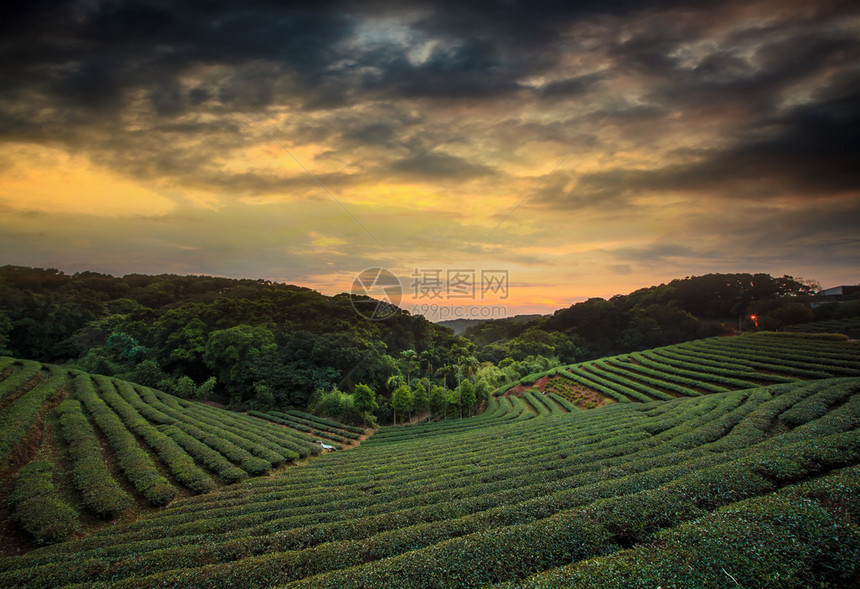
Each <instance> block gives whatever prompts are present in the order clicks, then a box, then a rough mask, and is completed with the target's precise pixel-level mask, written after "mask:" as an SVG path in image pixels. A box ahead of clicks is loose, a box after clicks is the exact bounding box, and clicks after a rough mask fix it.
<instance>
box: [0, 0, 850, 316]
mask: <svg viewBox="0 0 860 589" xmlns="http://www.w3.org/2000/svg"><path fill="white" fill-rule="evenodd" d="M10 10H13V11H19V12H15V13H14V14H12V13H10V18H9V19H8V22H12V21H13V20H14V22H15V27H14V29H11V30H9V31H6V32H5V33H4V40H3V41H2V43H3V47H4V49H3V55H4V57H3V66H2V76H3V83H2V85H0V86H2V89H0V104H2V113H3V114H2V118H0V137H2V143H0V211H2V216H0V251H2V263H5V264H20V265H29V266H40V267H54V268H59V269H61V270H64V271H66V272H76V271H82V270H93V271H99V272H107V273H112V274H119V275H121V274H127V273H133V272H140V273H177V274H213V275H219V276H230V277H250V278H265V279H270V280H276V281H285V282H289V283H294V284H300V285H305V286H309V287H311V288H314V289H317V290H319V291H320V292H323V293H325V294H336V293H338V292H342V291H345V290H348V289H349V288H350V284H351V283H352V281H353V279H354V277H355V276H356V274H357V273H359V272H360V271H362V270H364V269H365V268H373V267H382V268H388V269H390V270H391V271H392V272H394V273H395V274H396V275H397V276H399V277H400V278H401V281H402V284H403V287H404V299H403V303H404V305H405V306H406V308H410V309H411V308H414V306H415V305H418V304H421V303H428V302H432V301H430V300H428V299H427V298H426V297H421V296H419V295H417V294H416V293H415V292H414V290H413V289H412V288H411V287H410V276H411V275H412V274H413V272H415V270H416V269H421V270H425V269H439V270H441V271H443V273H444V272H446V271H448V270H451V269H473V270H475V271H476V272H478V273H480V272H481V270H493V269H504V270H506V271H507V272H508V273H509V277H510V289H509V292H508V296H507V297H506V298H505V299H503V300H502V299H493V298H492V297H490V298H486V299H481V298H478V297H476V298H474V299H472V300H469V301H466V302H465V303H462V304H465V305H466V306H478V307H481V306H486V305H503V306H504V307H505V309H506V311H505V312H506V313H507V314H509V315H513V314H517V313H546V312H551V311H552V310H554V309H558V308H561V307H565V306H569V305H570V304H572V303H573V302H576V301H580V300H584V299H585V298H588V297H593V296H601V297H607V296H612V295H614V294H617V293H625V292H629V291H631V290H634V289H636V288H638V287H640V286H643V285H648V284H657V283H660V282H665V281H668V280H670V279H672V278H675V277H679V276H687V275H694V274H704V273H708V272H768V273H772V274H774V275H782V274H791V275H794V276H798V277H802V278H806V279H814V280H817V281H818V282H820V283H822V284H824V285H825V286H827V285H828V284H830V283H833V284H841V283H843V282H848V281H852V280H856V276H857V272H858V270H859V269H860V267H859V266H858V259H860V256H858V252H860V249H858V238H857V231H856V230H857V227H858V226H860V198H859V197H860V193H858V186H860V182H858V180H860V177H858V172H857V170H858V169H860V166H857V161H858V139H857V137H858V134H857V123H858V113H860V111H858V107H857V105H858V104H860V100H858V88H860V86H858V81H860V73H858V72H859V71H860V70H858V68H857V63H858V57H860V38H858V34H860V15H858V11H857V8H856V5H854V4H853V3H848V2H823V3H814V4H810V3H804V2H772V1H762V2H753V3H749V2H733V1H726V2H719V3H716V4H708V5H707V6H705V5H698V4H695V3H683V2H678V3H673V2H669V3H654V4H653V5H651V6H648V5H644V4H643V5H636V4H631V5H629V6H627V5H624V4H623V3H622V4H619V5H615V4H613V5H611V6H603V5H602V4H599V3H595V4H593V5H591V4H589V3H583V4H575V5H571V6H567V5H564V3H561V4H555V3H548V4H542V3H537V4H534V5H532V4H529V3H508V4H505V5H504V6H501V5H500V6H499V7H497V8H496V9H493V10H489V11H483V10H481V9H480V8H478V7H477V6H475V7H473V6H472V4H471V3H465V4H458V8H457V9H456V10H454V9H450V8H449V7H448V6H446V5H445V4H442V3H434V2H416V3H406V4H402V5H401V4H398V5H397V6H394V5H390V6H389V5H387V4H368V5H362V4H338V3H320V4H312V5H308V6H306V7H291V8H288V7H278V6H277V5H272V6H260V7H257V8H248V9H243V10H241V11H239V10H238V9H237V8H235V7H232V6H229V5H226V4H225V5H224V6H221V5H220V4H219V3H216V4H215V5H213V6H212V7H210V9H208V10H207V11H200V12H186V11H181V10H179V9H176V10H175V11H171V9H170V7H169V6H165V7H162V8H159V9H156V8H154V7H145V6H144V5H137V4H135V3H125V2H120V3H116V4H111V5H108V4H102V3H92V4H86V3H69V4H65V5H63V6H62V7H60V8H58V9H57V10H55V11H52V12H50V13H39V12H35V10H36V9H35V8H34V7H30V8H27V7H25V6H22V7H19V8H15V9H10ZM29 10H34V12H28V11H29ZM13 17H14V18H13ZM444 303H445V304H446V305H453V304H460V302H458V301H454V300H445V301H444Z"/></svg>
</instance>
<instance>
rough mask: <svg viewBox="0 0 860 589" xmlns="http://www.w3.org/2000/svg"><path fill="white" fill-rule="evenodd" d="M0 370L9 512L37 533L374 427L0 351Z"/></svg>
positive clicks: (161, 499) (58, 536)
mask: <svg viewBox="0 0 860 589" xmlns="http://www.w3.org/2000/svg"><path fill="white" fill-rule="evenodd" d="M0 375H2V378H3V380H2V381H0V474H2V475H3V477H4V478H3V486H2V488H0V491H2V492H3V495H4V496H5V495H8V499H7V501H6V504H7V505H4V506H5V507H8V513H6V514H4V515H6V517H5V518H4V519H11V520H13V521H14V522H15V523H16V524H17V527H18V529H19V530H20V531H23V532H25V538H24V539H25V540H29V541H31V542H33V543H34V544H37V545H38V544H49V543H53V542H57V541H60V540H63V539H65V538H68V537H70V536H72V535H74V534H76V533H78V532H79V531H80V530H81V529H82V528H86V527H92V526H93V525H98V523H99V521H100V520H110V519H116V518H118V517H122V516H124V515H131V514H130V513H126V512H136V511H139V510H140V509H141V508H143V509H145V508H147V507H159V506H163V505H166V504H168V503H170V502H171V501H172V500H174V499H175V498H177V497H183V496H189V495H192V494H200V493H208V492H209V491H212V490H213V489H215V488H217V487H219V486H223V485H228V484H233V483H236V482H239V481H243V480H245V479H247V478H248V477H249V476H258V475H264V474H267V473H269V472H270V471H272V470H273V469H276V468H278V467H280V466H282V465H286V464H288V463H293V462H294V461H296V460H299V459H302V458H306V457H309V456H311V455H317V454H320V452H321V451H322V447H321V446H320V445H318V444H317V443H316V441H317V440H323V439H325V440H339V441H343V442H344V443H346V444H350V443H353V442H355V441H356V440H357V439H358V438H360V437H361V436H360V434H359V433H358V432H361V434H363V433H364V430H361V429H360V428H354V427H351V426H345V425H343V424H338V423H335V422H331V421H329V420H322V419H319V418H316V417H313V416H308V415H304V414H301V413H298V412H296V414H295V415H293V414H289V415H287V414H284V415H283V417H284V419H278V420H277V421H278V424H277V425H276V424H275V423H272V422H270V421H268V420H262V419H257V418H255V417H252V416H247V415H240V414H238V413H233V412H229V411H225V410H222V409H216V408H213V407H209V406H207V405H204V404H201V403H195V402H191V401H186V400H183V399H179V398H176V397H173V396H171V395H168V394H165V393H162V392H161V391H156V390H152V389H148V388H146V387H141V386H138V385H134V384H132V383H129V382H126V381H122V380H116V379H111V378H107V377H104V376H91V375H89V374H84V373H82V372H78V371H67V370H65V369H63V368H60V367H57V366H52V365H42V364H39V363H38V362H32V361H22V360H15V359H13V358H7V357H3V358H0ZM266 417H268V416H266ZM271 419H275V418H271ZM31 460H32V461H31ZM6 541H7V542H8V539H7V540H6ZM4 548H5V547H4Z"/></svg>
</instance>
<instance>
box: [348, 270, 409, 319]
mask: <svg viewBox="0 0 860 589" xmlns="http://www.w3.org/2000/svg"><path fill="white" fill-rule="evenodd" d="M350 292H351V294H353V295H356V296H353V297H352V298H351V301H352V308H353V309H355V312H356V313H358V314H359V315H361V316H362V317H364V318H365V319H370V320H371V321H382V320H384V319H388V318H389V317H391V316H392V315H397V314H398V313H399V312H400V309H399V305H400V300H401V298H402V297H403V287H402V286H401V284H400V279H399V278H397V276H395V275H394V274H392V273H391V272H390V271H388V270H386V269H385V268H368V269H367V270H364V271H362V272H360V273H359V274H358V276H356V277H355V280H353V281H352V290H351V291H350Z"/></svg>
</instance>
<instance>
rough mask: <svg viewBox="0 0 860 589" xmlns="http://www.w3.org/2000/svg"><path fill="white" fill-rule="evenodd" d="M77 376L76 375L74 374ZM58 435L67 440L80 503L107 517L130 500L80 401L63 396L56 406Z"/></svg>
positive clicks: (125, 506) (114, 514)
mask: <svg viewBox="0 0 860 589" xmlns="http://www.w3.org/2000/svg"><path fill="white" fill-rule="evenodd" d="M78 378H80V377H78ZM57 412H58V414H59V425H60V435H61V436H62V438H63V440H64V441H65V442H66V444H68V452H69V462H70V464H71V469H72V480H73V481H74V484H75V488H76V489H77V490H78V492H79V493H80V494H81V497H82V498H83V502H84V505H85V506H86V507H87V509H89V510H90V511H91V512H93V513H94V514H95V515H97V516H99V517H101V518H105V519H107V518H111V517H114V516H116V515H117V514H118V513H120V512H121V511H123V510H124V509H126V508H127V507H129V506H130V505H131V504H132V498H131V496H130V495H129V494H128V493H126V492H125V491H123V489H122V487H120V485H119V483H117V481H116V479H114V477H113V475H112V474H111V472H110V469H109V468H108V465H107V464H106V463H105V461H104V459H103V457H102V448H101V444H99V441H98V438H97V437H96V434H95V431H93V428H92V425H90V422H89V420H87V418H86V416H85V415H84V413H83V411H82V409H81V403H80V401H75V400H72V399H67V400H65V401H63V402H62V403H60V405H59V406H58V407H57Z"/></svg>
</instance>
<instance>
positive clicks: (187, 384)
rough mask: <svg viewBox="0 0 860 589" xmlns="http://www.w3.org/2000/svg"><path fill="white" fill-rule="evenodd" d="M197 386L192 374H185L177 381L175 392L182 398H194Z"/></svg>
mask: <svg viewBox="0 0 860 589" xmlns="http://www.w3.org/2000/svg"><path fill="white" fill-rule="evenodd" d="M196 388H197V387H195V386H194V381H193V380H191V377H190V376H183V377H182V378H180V379H179V380H178V381H177V382H176V386H175V387H174V388H173V394H174V395H176V396H177V397H179V398H181V399H193V398H194V394H195V393H196V392H197V391H196V390H195V389H196Z"/></svg>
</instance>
